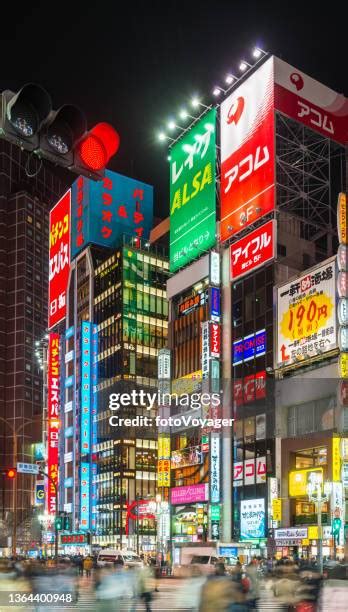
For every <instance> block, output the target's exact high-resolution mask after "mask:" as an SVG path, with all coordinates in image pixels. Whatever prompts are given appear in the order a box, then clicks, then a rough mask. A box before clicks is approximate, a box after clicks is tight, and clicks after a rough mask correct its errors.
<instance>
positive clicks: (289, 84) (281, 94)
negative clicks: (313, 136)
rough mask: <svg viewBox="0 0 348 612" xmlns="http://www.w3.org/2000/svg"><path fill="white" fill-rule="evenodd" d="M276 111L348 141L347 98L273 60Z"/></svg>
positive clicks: (292, 68) (322, 132) (324, 133)
mask: <svg viewBox="0 0 348 612" xmlns="http://www.w3.org/2000/svg"><path fill="white" fill-rule="evenodd" d="M274 76H275V93H274V104H275V107H276V109H277V110H279V111H280V112H282V113H284V114H285V115H287V116H288V117H292V118H293V119H295V120H296V121H298V122H299V123H302V124H304V125H306V126H307V127H309V128H310V129H311V130H314V131H316V132H319V134H322V135H323V136H325V138H331V139H332V140H335V141H337V142H341V143H342V144H345V143H346V142H347V140H348V128H347V116H348V105H347V98H345V97H344V95H342V94H338V93H336V92H335V91H333V90H332V89H329V87H326V86H325V85H323V84H322V83H319V82H318V81H316V80H315V79H312V78H311V77H310V76H308V75H307V74H304V73H303V72H300V71H299V70H297V69H296V68H294V66H291V65H290V64H287V63H286V62H283V60H280V59H279V58H277V57H275V58H274Z"/></svg>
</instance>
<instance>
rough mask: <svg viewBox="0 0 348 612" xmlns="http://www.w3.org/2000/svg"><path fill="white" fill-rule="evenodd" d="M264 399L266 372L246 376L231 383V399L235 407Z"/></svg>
mask: <svg viewBox="0 0 348 612" xmlns="http://www.w3.org/2000/svg"><path fill="white" fill-rule="evenodd" d="M265 397H266V371H265V370H262V371H261V372H256V374H248V376H244V378H235V379H234V381H233V399H234V403H235V406H241V405H242V404H250V402H254V401H255V400H258V399H263V398H265Z"/></svg>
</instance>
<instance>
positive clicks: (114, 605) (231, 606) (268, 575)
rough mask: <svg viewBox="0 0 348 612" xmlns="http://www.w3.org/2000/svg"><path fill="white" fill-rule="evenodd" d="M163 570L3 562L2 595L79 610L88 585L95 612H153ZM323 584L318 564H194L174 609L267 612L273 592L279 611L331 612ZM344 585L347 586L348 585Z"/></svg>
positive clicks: (147, 563)
mask: <svg viewBox="0 0 348 612" xmlns="http://www.w3.org/2000/svg"><path fill="white" fill-rule="evenodd" d="M340 567H341V568H342V567H344V568H345V566H343V565H341V566H340V565H339V566H338V569H340ZM160 569H161V568H160V566H157V565H156V559H155V558H151V557H149V558H147V559H144V565H143V567H128V568H127V569H126V568H125V567H123V566H122V565H120V564H117V563H108V564H106V565H105V566H104V567H97V566H96V564H95V562H94V559H93V557H91V556H87V557H82V556H80V555H78V556H75V557H71V558H67V557H65V558H59V559H58V563H57V564H54V563H52V561H47V560H43V559H36V560H25V559H22V560H18V559H17V560H15V559H13V560H6V559H0V592H1V591H3V592H4V591H5V592H11V591H16V592H18V591H20V592H23V593H26V592H27V593H33V594H37V593H50V592H51V593H70V594H71V596H72V600H73V601H74V602H76V606H77V609H78V606H79V604H78V602H79V588H85V586H86V584H88V588H89V589H90V591H91V592H93V593H94V597H95V602H96V607H95V609H96V612H118V611H120V610H126V611H127V612H135V611H136V610H139V609H143V610H145V611H146V612H151V610H152V602H153V599H154V597H155V596H156V591H158V590H159V589H161V586H160V581H159V577H160V574H161V571H160ZM79 577H80V579H79ZM81 578H82V581H81ZM323 582H324V581H323V576H322V575H321V573H320V572H319V569H318V566H317V564H316V562H315V560H305V559H303V558H300V559H296V560H294V559H288V558H283V559H280V560H275V559H268V560H265V559H261V558H256V557H255V558H253V559H252V560H251V561H250V562H249V563H247V564H245V565H242V564H241V563H240V562H239V561H237V563H236V564H235V565H233V566H226V565H225V564H224V562H222V560H220V561H219V562H218V563H217V564H216V565H215V571H214V573H212V574H209V575H208V576H207V575H203V574H202V573H201V571H200V570H199V568H198V567H197V566H195V565H191V566H189V577H188V579H187V580H179V581H176V586H175V593H174V601H175V606H173V607H174V609H177V610H181V609H184V610H186V611H189V610H190V611H191V612H248V611H253V610H254V611H256V610H261V611H262V610H263V607H262V591H265V590H268V591H270V592H271V597H272V601H273V603H275V604H276V608H275V609H277V610H284V611H286V612H290V611H291V612H315V611H316V610H323V611H325V612H326V611H327V610H329V609H331V608H329V607H328V604H327V603H326V604H325V607H322V603H321V604H320V601H321V602H322V601H323V599H322V585H323ZM342 585H343V588H346V585H345V583H344V582H343V583H342ZM13 609H16V608H15V607H14V608H13ZM35 609H37V610H41V609H45V610H47V609H48V608H47V605H46V606H44V607H42V608H41V607H40V606H37V608H35ZM168 609H173V608H168ZM335 609H336V610H339V609H341V608H339V607H335ZM342 609H348V607H347V608H342Z"/></svg>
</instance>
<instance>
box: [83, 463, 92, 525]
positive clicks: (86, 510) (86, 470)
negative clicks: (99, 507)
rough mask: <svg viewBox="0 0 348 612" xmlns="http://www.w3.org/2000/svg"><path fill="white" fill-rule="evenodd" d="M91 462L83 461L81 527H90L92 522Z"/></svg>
mask: <svg viewBox="0 0 348 612" xmlns="http://www.w3.org/2000/svg"><path fill="white" fill-rule="evenodd" d="M90 482H91V474H90V464H89V463H87V462H83V463H81V487H80V529H89V524H90V503H89V502H90Z"/></svg>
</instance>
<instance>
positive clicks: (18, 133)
mask: <svg viewBox="0 0 348 612" xmlns="http://www.w3.org/2000/svg"><path fill="white" fill-rule="evenodd" d="M51 109H52V102H51V98H50V96H49V94H48V93H47V91H46V90H45V89H44V88H43V87H41V86H40V85H35V84H34V83H28V84H27V85H24V86H23V87H22V88H21V89H20V90H19V91H18V92H17V93H13V92H12V91H9V90H6V91H4V92H3V93H2V96H1V119H0V134H1V136H2V137H3V138H5V140H8V141H9V142H12V143H13V144H15V145H17V146H18V147H21V149H26V150H27V151H34V150H35V149H36V148H37V147H38V146H39V132H40V129H41V127H42V124H43V123H44V122H45V121H46V119H47V118H48V116H49V114H50V112H51Z"/></svg>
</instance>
